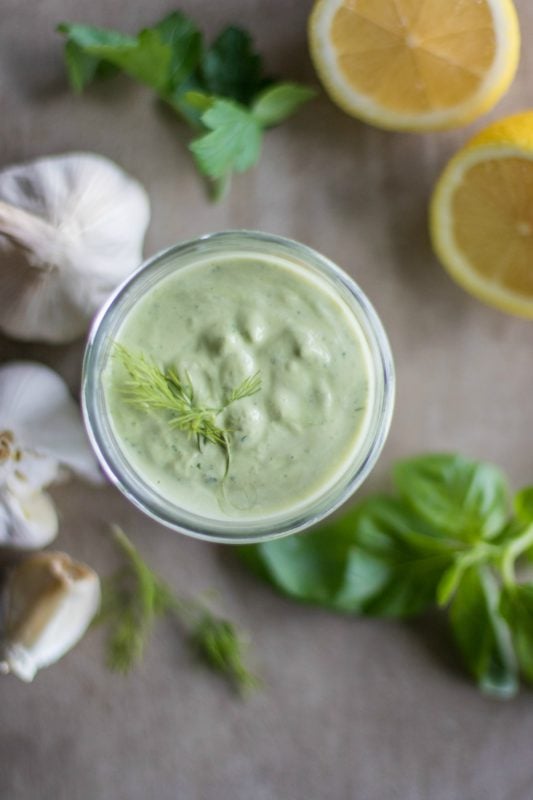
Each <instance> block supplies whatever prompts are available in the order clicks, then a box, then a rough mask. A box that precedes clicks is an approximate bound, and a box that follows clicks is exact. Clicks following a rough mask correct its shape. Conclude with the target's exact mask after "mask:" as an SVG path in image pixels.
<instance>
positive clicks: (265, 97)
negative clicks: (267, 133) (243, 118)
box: [252, 83, 316, 128]
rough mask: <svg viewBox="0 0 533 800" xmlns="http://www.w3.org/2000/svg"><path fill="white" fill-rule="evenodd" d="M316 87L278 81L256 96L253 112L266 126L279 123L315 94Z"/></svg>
mask: <svg viewBox="0 0 533 800" xmlns="http://www.w3.org/2000/svg"><path fill="white" fill-rule="evenodd" d="M315 94H316V93H315V91H314V89H310V88H309V87H307V86H300V84H298V83H276V84H274V86H269V87H268V89H265V90H264V91H262V92H261V93H260V94H258V95H257V97H256V98H255V100H254V102H253V105H252V114H253V115H254V117H255V118H256V120H257V121H258V122H259V123H261V125H262V126H263V127H265V128H267V127H270V126H271V125H279V123H280V122H283V120H285V119H287V117H290V116H292V114H294V112H295V111H297V110H298V109H299V108H300V106H302V105H303V104H304V103H307V101H308V100H311V99H312V98H313V97H314V96H315Z"/></svg>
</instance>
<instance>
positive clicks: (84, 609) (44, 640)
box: [0, 552, 100, 681]
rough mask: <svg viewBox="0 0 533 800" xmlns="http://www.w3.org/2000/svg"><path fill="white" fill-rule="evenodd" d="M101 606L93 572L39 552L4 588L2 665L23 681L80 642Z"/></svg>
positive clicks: (61, 557) (60, 556) (60, 555)
mask: <svg viewBox="0 0 533 800" xmlns="http://www.w3.org/2000/svg"><path fill="white" fill-rule="evenodd" d="M99 603H100V582H99V580H98V576H97V575H96V573H95V572H93V570H92V569H90V568H89V567H87V566H86V565H85V564H81V563H80V562H78V561H73V560H72V559H71V558H70V557H69V556H67V555H66V554H65V553H49V552H43V553H37V554H36V555H33V556H30V557H29V558H26V559H25V560H24V561H22V562H21V563H20V564H18V565H17V566H16V567H14V568H13V570H12V571H11V573H10V574H9V576H8V579H7V583H6V587H5V590H4V625H3V629H4V633H3V640H4V644H3V653H2V655H1V656H0V659H1V660H0V665H1V668H2V669H3V671H4V672H12V673H13V674H14V675H17V677H19V678H21V679H22V680H23V681H31V680H33V678H34V677H35V674H36V672H37V671H38V670H39V669H42V667H47V666H49V665H50V664H53V663H54V662H55V661H57V660H58V659H60V658H61V656H63V655H64V654H65V653H66V652H67V651H68V650H70V649H71V647H73V646H74V645H75V644H76V642H78V641H79V640H80V639H81V637H82V636H83V634H84V633H85V631H86V630H87V628H88V627H89V624H90V622H91V620H92V618H93V617H94V615H95V613H96V611H97V610H98V606H99Z"/></svg>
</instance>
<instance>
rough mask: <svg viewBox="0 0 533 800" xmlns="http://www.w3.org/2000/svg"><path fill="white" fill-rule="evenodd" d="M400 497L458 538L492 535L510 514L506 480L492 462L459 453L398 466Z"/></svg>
mask: <svg viewBox="0 0 533 800" xmlns="http://www.w3.org/2000/svg"><path fill="white" fill-rule="evenodd" d="M394 481H395V484H396V486H397V488H398V491H399V492H400V494H401V496H402V497H403V498H404V500H406V502H407V503H409V505H410V506H411V507H412V508H413V509H414V510H415V511H416V513H417V514H418V515H419V516H420V517H422V518H423V519H425V520H427V521H428V522H429V523H431V524H432V525H433V526H434V527H436V528H439V529H440V530H441V531H442V532H443V533H444V534H446V535H447V536H449V537H450V538H452V539H455V540H458V541H469V542H473V541H476V540H478V539H480V538H485V539H490V538H492V537H494V536H496V534H498V533H499V531H500V530H501V528H502V527H503V525H504V524H505V523H506V521H507V518H508V515H509V500H508V488H507V483H506V481H505V479H504V477H503V475H502V473H501V472H500V471H499V470H498V469H497V468H496V467H494V466H492V464H486V463H483V462H478V461H471V460H470V459H467V458H463V457H462V456H459V455H451V454H450V455H445V454H437V455H429V456H420V457H418V458H414V459H410V460H409V461H403V462H400V463H399V464H397V465H396V467H395V469H394Z"/></svg>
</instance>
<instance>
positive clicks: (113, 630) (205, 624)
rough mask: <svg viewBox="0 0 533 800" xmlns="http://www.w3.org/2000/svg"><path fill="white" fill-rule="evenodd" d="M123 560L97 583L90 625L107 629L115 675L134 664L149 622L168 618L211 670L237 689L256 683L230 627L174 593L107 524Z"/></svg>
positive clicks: (149, 629)
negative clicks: (97, 600)
mask: <svg viewBox="0 0 533 800" xmlns="http://www.w3.org/2000/svg"><path fill="white" fill-rule="evenodd" d="M111 530H112V533H113V537H114V540H115V542H116V544H117V545H118V547H119V548H120V550H121V553H122V555H123V557H124V564H123V565H122V566H121V567H120V568H119V569H118V570H117V571H116V572H115V573H114V574H113V575H112V576H111V577H109V578H107V579H106V580H104V581H103V585H102V602H101V606H100V611H99V613H98V615H97V617H96V619H95V621H94V623H93V624H95V625H98V624H106V625H107V626H108V628H109V634H108V639H107V653H106V663H107V665H108V667H109V668H110V669H111V670H113V671H115V672H121V673H127V672H129V671H130V670H131V669H132V667H134V666H135V664H136V663H138V662H139V661H140V660H141V658H142V656H143V654H144V650H145V647H146V644H147V642H148V640H149V638H150V634H151V632H152V629H153V625H154V622H155V620H156V619H157V618H158V617H165V616H167V617H168V616H170V617H172V618H174V619H176V620H177V621H178V622H179V623H180V625H181V626H182V627H184V628H185V629H186V632H187V637H188V640H189V643H190V644H191V646H192V647H193V648H194V650H195V651H196V652H197V653H198V655H199V656H201V657H202V659H203V660H204V661H205V662H206V663H207V665H208V666H210V667H211V669H213V670H215V671H217V672H219V673H220V674H222V675H224V676H225V677H227V678H228V679H229V680H230V681H231V683H232V684H233V685H234V686H235V687H236V688H237V689H238V690H239V691H241V692H242V693H244V692H245V691H247V690H249V689H251V688H254V687H256V686H258V685H259V681H258V680H257V678H255V677H254V676H253V675H252V674H251V673H250V672H249V671H248V669H247V668H246V666H245V664H244V660H243V650H244V641H243V638H242V636H241V635H240V634H239V632H238V630H237V628H236V627H235V625H234V624H233V623H231V622H229V621H228V620H225V619H222V618H220V617H217V616H215V615H214V614H213V613H212V612H211V610H210V609H209V608H207V607H206V606H205V605H204V604H203V603H201V602H200V601H197V600H188V599H185V598H182V597H179V596H178V595H176V594H175V593H174V592H173V590H172V589H171V587H170V586H169V585H168V584H167V583H165V581H163V580H161V579H160V578H159V577H158V576H157V575H156V574H155V572H153V571H152V570H151V569H150V567H149V566H148V564H147V563H146V562H145V561H144V559H143V558H142V556H141V555H140V553H139V551H138V550H137V549H136V548H135V547H134V546H133V544H132V543H131V541H130V540H129V539H128V537H127V536H126V534H125V533H124V531H123V530H122V529H121V528H119V527H118V525H112V526H111Z"/></svg>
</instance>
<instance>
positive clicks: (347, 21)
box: [309, 0, 520, 130]
mask: <svg viewBox="0 0 533 800" xmlns="http://www.w3.org/2000/svg"><path fill="white" fill-rule="evenodd" d="M309 36H310V48H311V56H312V58H313V61H314V64H315V67H316V69H317V72H318V74H319V76H320V78H321V80H322V82H323V83H324V85H325V87H326V89H327V90H328V92H329V93H330V95H331V96H332V98H333V99H334V100H335V101H336V102H337V103H338V104H339V105H340V106H341V107H342V108H344V109H345V110H346V111H348V113H350V114H352V115H353V116H356V117H360V118H362V119H364V120H366V121H368V122H371V123H373V124H375V125H378V126H380V127H384V128H391V129H394V130H436V129H442V128H450V127H454V126H457V125H461V124H464V123H466V122H469V121H471V120H472V119H475V118H476V117H477V116H479V115H480V114H482V113H484V112H485V111H487V110H488V109H489V108H491V107H492V106H493V105H494V104H495V103H496V102H497V100H498V99H499V98H500V97H501V96H502V94H503V93H504V92H505V91H506V89H507V88H508V87H509V85H510V83H511V81H512V79H513V77H514V74H515V72H516V67H517V63H518V56H519V49H520V37H519V29H518V22H517V17H516V12H515V10H514V6H513V4H512V2H511V0H318V2H317V3H316V4H315V7H314V9H313V12H312V14H311V18H310V23H309Z"/></svg>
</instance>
